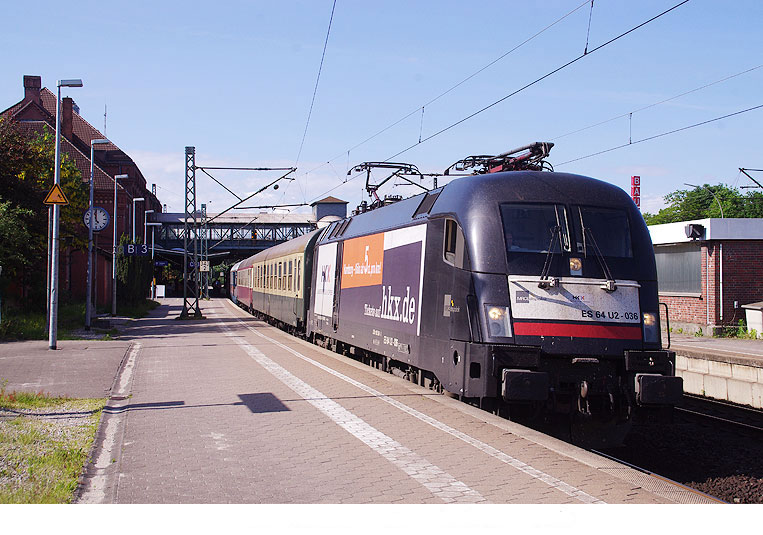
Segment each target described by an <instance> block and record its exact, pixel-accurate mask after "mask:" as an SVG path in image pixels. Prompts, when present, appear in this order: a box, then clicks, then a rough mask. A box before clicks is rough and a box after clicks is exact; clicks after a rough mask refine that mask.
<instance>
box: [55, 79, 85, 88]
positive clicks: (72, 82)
mask: <svg viewBox="0 0 763 535" xmlns="http://www.w3.org/2000/svg"><path fill="white" fill-rule="evenodd" d="M57 85H58V87H82V80H80V79H79V78H71V79H69V80H59V81H58V84H57Z"/></svg>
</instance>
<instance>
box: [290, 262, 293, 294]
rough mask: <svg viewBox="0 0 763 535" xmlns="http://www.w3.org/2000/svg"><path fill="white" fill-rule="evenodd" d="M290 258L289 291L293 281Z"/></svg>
mask: <svg viewBox="0 0 763 535" xmlns="http://www.w3.org/2000/svg"><path fill="white" fill-rule="evenodd" d="M292 262H293V261H292V260H289V291H291V289H292V283H293V282H294V279H293V278H292V276H293V274H292Z"/></svg>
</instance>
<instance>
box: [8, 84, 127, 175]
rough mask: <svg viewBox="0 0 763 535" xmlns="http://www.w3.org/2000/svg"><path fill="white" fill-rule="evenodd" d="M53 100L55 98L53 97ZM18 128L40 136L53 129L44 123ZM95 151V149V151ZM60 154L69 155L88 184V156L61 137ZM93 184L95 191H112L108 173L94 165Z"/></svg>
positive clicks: (25, 122) (24, 125)
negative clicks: (46, 129)
mask: <svg viewBox="0 0 763 535" xmlns="http://www.w3.org/2000/svg"><path fill="white" fill-rule="evenodd" d="M54 100H55V97H54ZM18 126H19V128H20V129H21V130H22V131H25V132H37V133H39V134H42V133H43V132H44V131H45V128H46V127H47V128H48V129H49V131H51V132H53V127H52V126H50V125H49V124H48V123H46V122H45V121H24V122H21V123H18ZM102 146H108V145H102ZM96 150H97V149H96ZM61 152H62V153H66V154H68V155H69V157H70V158H73V159H74V164H75V165H76V166H77V169H79V170H80V173H82V181H83V182H89V181H90V155H89V154H83V153H82V151H80V150H79V149H78V148H77V147H75V146H74V145H73V144H72V143H71V142H70V141H69V140H68V139H66V138H65V137H63V136H61ZM93 179H94V181H93V184H94V186H95V189H111V190H113V189H114V179H113V178H112V177H111V176H109V174H108V173H106V172H105V171H104V170H103V169H101V168H100V167H98V165H96V166H95V167H94V169H93ZM117 184H118V185H119V188H121V189H124V188H123V187H122V185H121V184H119V182H117Z"/></svg>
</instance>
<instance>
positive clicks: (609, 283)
mask: <svg viewBox="0 0 763 535" xmlns="http://www.w3.org/2000/svg"><path fill="white" fill-rule="evenodd" d="M586 235H587V236H588V237H590V238H591V245H593V252H594V253H595V255H596V259H597V260H598V261H599V265H600V266H601V270H602V271H603V272H604V277H605V278H606V279H607V280H606V282H605V283H604V284H602V285H601V288H602V289H603V290H606V291H607V292H614V291H615V290H617V286H616V285H615V279H614V277H612V273H611V272H610V271H609V266H608V265H607V261H606V260H605V259H604V255H603V254H602V253H601V249H599V245H598V244H597V243H596V239H595V238H594V237H593V232H592V231H591V229H590V228H588V227H586V226H585V225H583V252H584V253H585V255H586V257H587V256H588V247H587V246H586Z"/></svg>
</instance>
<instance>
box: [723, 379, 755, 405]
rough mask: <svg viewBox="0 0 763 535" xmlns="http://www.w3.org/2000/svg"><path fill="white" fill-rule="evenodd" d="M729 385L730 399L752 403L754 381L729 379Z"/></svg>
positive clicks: (745, 403) (742, 403)
mask: <svg viewBox="0 0 763 535" xmlns="http://www.w3.org/2000/svg"><path fill="white" fill-rule="evenodd" d="M727 387H728V395H729V398H728V399H729V401H731V402H733V403H739V404H740V405H752V383H749V382H747V381H736V380H734V379H729V380H728V382H727Z"/></svg>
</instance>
